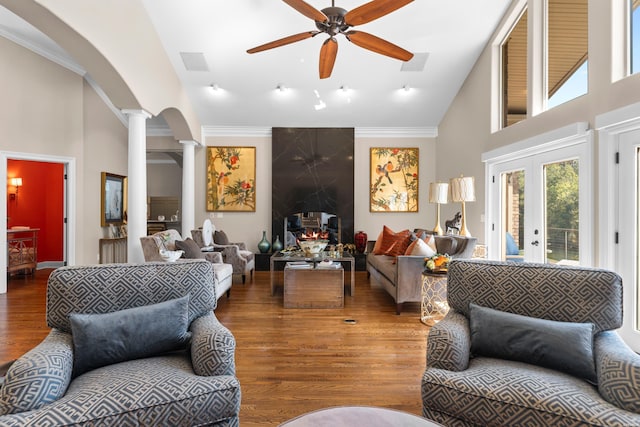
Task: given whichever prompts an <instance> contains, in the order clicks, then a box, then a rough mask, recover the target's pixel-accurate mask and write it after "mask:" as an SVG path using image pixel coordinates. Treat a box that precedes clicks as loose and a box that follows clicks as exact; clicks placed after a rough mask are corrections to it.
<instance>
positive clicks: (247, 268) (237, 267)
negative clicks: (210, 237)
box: [191, 229, 255, 284]
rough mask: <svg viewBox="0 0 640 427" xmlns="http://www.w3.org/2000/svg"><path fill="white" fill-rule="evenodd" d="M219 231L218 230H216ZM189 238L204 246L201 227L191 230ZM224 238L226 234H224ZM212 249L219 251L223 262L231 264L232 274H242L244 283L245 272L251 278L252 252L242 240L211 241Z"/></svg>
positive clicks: (253, 265) (253, 264) (252, 268)
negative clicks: (235, 241) (236, 241)
mask: <svg viewBox="0 0 640 427" xmlns="http://www.w3.org/2000/svg"><path fill="white" fill-rule="evenodd" d="M218 233H220V232H218ZM191 238H192V239H193V240H194V241H195V242H196V243H197V244H198V245H199V246H200V247H201V248H204V247H205V244H204V237H203V235H202V229H197V230H191ZM225 239H226V235H225ZM212 246H213V250H214V251H215V252H220V253H221V254H222V258H223V259H224V262H225V263H227V264H231V265H232V266H233V274H240V275H241V276H242V283H243V284H244V283H245V281H246V278H247V273H249V276H250V278H251V279H253V270H254V267H255V260H254V254H253V252H251V251H248V250H247V246H246V245H245V244H244V242H238V243H232V242H225V243H224V244H222V243H215V241H214V243H213V245H212Z"/></svg>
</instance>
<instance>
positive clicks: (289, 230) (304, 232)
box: [284, 212, 341, 247]
mask: <svg viewBox="0 0 640 427" xmlns="http://www.w3.org/2000/svg"><path fill="white" fill-rule="evenodd" d="M340 233H341V229H340V218H338V217H337V216H336V215H334V214H330V213H326V212H299V213H295V214H292V215H289V216H287V217H286V218H285V219H284V236H285V247H289V246H299V245H298V242H299V241H305V240H326V241H328V242H329V244H330V245H335V244H338V243H341V237H340Z"/></svg>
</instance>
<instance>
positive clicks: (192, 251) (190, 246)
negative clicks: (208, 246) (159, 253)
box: [176, 237, 204, 259]
mask: <svg viewBox="0 0 640 427" xmlns="http://www.w3.org/2000/svg"><path fill="white" fill-rule="evenodd" d="M176 248H177V249H180V250H183V251H184V257H185V258H191V259H197V258H204V253H202V251H201V250H200V246H198V244H197V243H196V242H195V240H193V239H192V238H191V237H187V238H186V239H184V240H176Z"/></svg>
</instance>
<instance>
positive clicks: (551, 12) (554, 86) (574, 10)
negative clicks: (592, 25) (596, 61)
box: [547, 0, 589, 108]
mask: <svg viewBox="0 0 640 427" xmlns="http://www.w3.org/2000/svg"><path fill="white" fill-rule="evenodd" d="M547 1H548V3H547V5H548V8H547V12H548V16H547V24H548V34H547V36H548V37H547V39H548V46H547V64H548V68H547V81H548V94H547V96H548V103H547V108H553V107H555V106H556V105H559V104H562V103H564V102H567V101H569V100H571V99H574V98H577V97H578V96H580V95H584V94H585V93H587V91H588V74H587V71H588V66H587V65H588V62H587V60H588V57H589V49H588V41H589V40H588V39H589V37H588V22H587V21H588V15H589V14H588V4H587V0H547Z"/></svg>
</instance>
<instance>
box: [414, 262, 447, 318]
mask: <svg viewBox="0 0 640 427" xmlns="http://www.w3.org/2000/svg"><path fill="white" fill-rule="evenodd" d="M448 312H449V303H448V302H447V274H446V273H429V272H426V271H425V272H423V273H422V305H421V310H420V321H421V322H422V323H424V324H425V325H428V326H433V325H435V324H436V323H438V322H439V321H440V320H441V319H442V318H443V317H444V316H445V315H446V314H447V313H448Z"/></svg>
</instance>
